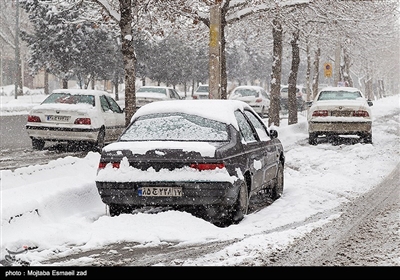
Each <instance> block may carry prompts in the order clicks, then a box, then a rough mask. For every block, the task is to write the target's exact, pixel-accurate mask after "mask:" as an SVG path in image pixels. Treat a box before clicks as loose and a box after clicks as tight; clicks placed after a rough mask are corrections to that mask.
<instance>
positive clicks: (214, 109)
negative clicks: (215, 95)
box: [131, 99, 252, 129]
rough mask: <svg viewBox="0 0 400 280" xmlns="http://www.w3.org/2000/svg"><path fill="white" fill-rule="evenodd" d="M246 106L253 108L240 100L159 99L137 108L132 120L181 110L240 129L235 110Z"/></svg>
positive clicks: (180, 111)
mask: <svg viewBox="0 0 400 280" xmlns="http://www.w3.org/2000/svg"><path fill="white" fill-rule="evenodd" d="M245 108H247V109H249V110H252V109H251V107H250V106H249V105H247V104H246V103H244V102H242V101H238V100H221V99H218V100H215V99H214V100H177V101H157V102H152V103H149V104H147V105H145V106H143V107H141V108H139V109H138V110H137V112H136V113H135V114H134V115H133V117H132V119H131V121H133V120H134V119H136V118H138V117H139V116H142V115H147V114H154V113H170V112H179V113H186V114H193V115H197V116H200V117H204V118H208V119H212V120H216V121H219V122H223V123H226V124H232V125H233V126H234V127H235V128H236V129H238V124H237V121H236V118H235V115H234V111H236V110H241V111H243V110H244V109H245Z"/></svg>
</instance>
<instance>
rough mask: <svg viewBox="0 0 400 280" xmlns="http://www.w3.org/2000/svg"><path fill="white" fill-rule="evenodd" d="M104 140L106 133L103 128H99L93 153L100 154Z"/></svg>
mask: <svg viewBox="0 0 400 280" xmlns="http://www.w3.org/2000/svg"><path fill="white" fill-rule="evenodd" d="M105 138H106V132H105V130H104V128H101V129H100V131H99V134H98V135H97V141H96V143H95V144H94V151H95V152H101V149H103V147H104V144H105Z"/></svg>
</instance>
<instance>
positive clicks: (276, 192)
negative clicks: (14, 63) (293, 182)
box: [271, 162, 284, 200]
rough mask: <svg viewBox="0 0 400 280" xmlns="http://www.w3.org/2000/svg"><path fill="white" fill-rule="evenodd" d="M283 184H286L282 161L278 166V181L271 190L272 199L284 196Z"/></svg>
mask: <svg viewBox="0 0 400 280" xmlns="http://www.w3.org/2000/svg"><path fill="white" fill-rule="evenodd" d="M283 185H284V179H283V163H282V162H280V163H279V166H278V172H277V174H276V182H275V185H274V187H273V188H272V190H271V199H272V200H277V199H278V198H280V197H281V196H282V193H283Z"/></svg>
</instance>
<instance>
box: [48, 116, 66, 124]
mask: <svg viewBox="0 0 400 280" xmlns="http://www.w3.org/2000/svg"><path fill="white" fill-rule="evenodd" d="M70 118H71V117H70V116H58V115H46V120H48V121H52V122H68V121H69V119H70Z"/></svg>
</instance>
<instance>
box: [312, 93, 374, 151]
mask: <svg viewBox="0 0 400 280" xmlns="http://www.w3.org/2000/svg"><path fill="white" fill-rule="evenodd" d="M372 105H373V104H372V101H367V99H366V98H365V96H364V95H363V93H362V92H361V91H360V90H359V89H357V88H352V87H326V88H323V89H322V90H321V91H320V92H319V93H318V94H317V96H316V97H315V98H314V101H313V102H312V105H311V108H310V110H309V113H308V133H309V143H310V144H311V145H316V144H318V137H319V136H326V137H338V136H341V135H356V136H358V137H359V138H360V140H362V141H363V142H364V143H372V118H371V109H370V106H372Z"/></svg>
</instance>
